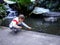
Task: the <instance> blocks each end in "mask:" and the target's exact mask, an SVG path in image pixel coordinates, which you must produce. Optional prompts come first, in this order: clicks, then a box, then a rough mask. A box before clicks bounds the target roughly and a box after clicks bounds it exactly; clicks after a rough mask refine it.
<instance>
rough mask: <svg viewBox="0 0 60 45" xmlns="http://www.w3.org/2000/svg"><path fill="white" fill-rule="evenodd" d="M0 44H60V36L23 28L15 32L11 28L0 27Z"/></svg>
mask: <svg viewBox="0 0 60 45" xmlns="http://www.w3.org/2000/svg"><path fill="white" fill-rule="evenodd" d="M0 45H60V36H56V35H51V34H46V33H39V32H34V31H26V30H22V31H21V32H18V33H17V34H14V33H13V32H12V31H11V30H10V29H9V28H6V27H3V28H0Z"/></svg>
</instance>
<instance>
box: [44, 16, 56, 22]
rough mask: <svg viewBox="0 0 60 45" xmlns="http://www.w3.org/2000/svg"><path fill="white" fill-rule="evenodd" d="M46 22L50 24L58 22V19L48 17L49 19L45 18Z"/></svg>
mask: <svg viewBox="0 0 60 45" xmlns="http://www.w3.org/2000/svg"><path fill="white" fill-rule="evenodd" d="M44 20H45V21H48V22H55V21H57V18H56V17H47V18H44Z"/></svg>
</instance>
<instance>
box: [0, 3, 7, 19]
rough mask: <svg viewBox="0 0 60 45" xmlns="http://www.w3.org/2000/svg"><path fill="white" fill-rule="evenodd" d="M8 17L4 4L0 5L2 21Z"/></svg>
mask: <svg viewBox="0 0 60 45" xmlns="http://www.w3.org/2000/svg"><path fill="white" fill-rule="evenodd" d="M5 16H6V11H5V8H4V5H3V4H0V19H1V18H3V17H5Z"/></svg>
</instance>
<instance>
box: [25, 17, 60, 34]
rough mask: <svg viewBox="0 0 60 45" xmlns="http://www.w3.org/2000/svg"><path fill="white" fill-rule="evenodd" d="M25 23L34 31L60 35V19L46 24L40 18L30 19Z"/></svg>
mask: <svg viewBox="0 0 60 45" xmlns="http://www.w3.org/2000/svg"><path fill="white" fill-rule="evenodd" d="M25 22H26V23H27V24H28V25H29V26H31V27H32V28H33V29H32V31H37V32H43V33H49V34H55V35H60V19H58V21H56V22H45V21H44V20H43V19H40V18H28V19H26V21H25Z"/></svg>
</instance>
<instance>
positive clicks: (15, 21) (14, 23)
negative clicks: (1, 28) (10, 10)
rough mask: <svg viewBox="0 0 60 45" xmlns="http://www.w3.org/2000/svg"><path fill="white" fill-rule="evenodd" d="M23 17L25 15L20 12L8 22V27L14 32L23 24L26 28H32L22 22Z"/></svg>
mask: <svg viewBox="0 0 60 45" xmlns="http://www.w3.org/2000/svg"><path fill="white" fill-rule="evenodd" d="M24 19H25V17H24V15H23V14H20V15H19V16H18V17H16V18H14V19H13V20H12V21H11V23H10V24H9V27H10V29H12V30H13V31H14V32H15V33H17V32H18V30H20V29H22V26H25V27H26V28H28V29H32V28H31V27H29V26H28V25H26V24H25V23H24V22H23V21H24Z"/></svg>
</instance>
